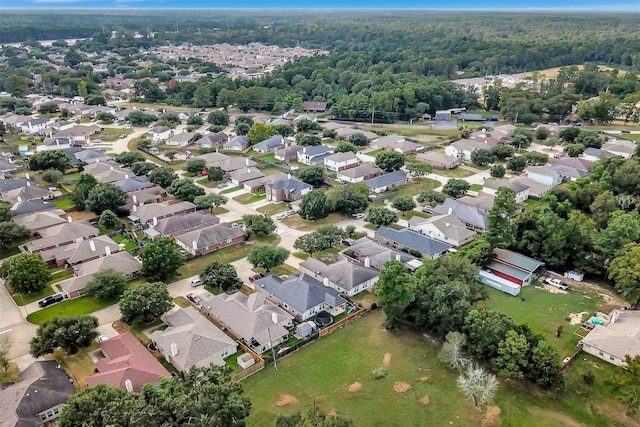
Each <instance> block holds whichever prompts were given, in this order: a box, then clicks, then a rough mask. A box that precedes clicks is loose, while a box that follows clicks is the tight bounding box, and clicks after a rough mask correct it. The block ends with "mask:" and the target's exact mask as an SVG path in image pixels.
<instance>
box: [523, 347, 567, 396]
mask: <svg viewBox="0 0 640 427" xmlns="http://www.w3.org/2000/svg"><path fill="white" fill-rule="evenodd" d="M561 367H562V365H561V364H560V357H559V356H558V352H557V351H556V349H555V347H554V346H553V345H552V344H551V343H550V342H549V341H546V340H540V342H539V343H538V345H537V346H536V347H535V348H534V349H533V352H532V355H531V363H530V366H529V379H531V380H532V381H534V382H535V383H536V384H538V385H539V386H540V387H542V388H543V389H552V388H557V387H560V386H562V385H563V384H564V377H563V376H562V371H561Z"/></svg>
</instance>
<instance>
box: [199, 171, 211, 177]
mask: <svg viewBox="0 0 640 427" xmlns="http://www.w3.org/2000/svg"><path fill="white" fill-rule="evenodd" d="M207 175H209V172H208V171H202V172H200V173H199V174H198V176H207Z"/></svg>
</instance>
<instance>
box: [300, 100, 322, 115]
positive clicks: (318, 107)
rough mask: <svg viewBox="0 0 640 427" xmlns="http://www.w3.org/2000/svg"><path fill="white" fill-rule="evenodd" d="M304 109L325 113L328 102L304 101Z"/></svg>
mask: <svg viewBox="0 0 640 427" xmlns="http://www.w3.org/2000/svg"><path fill="white" fill-rule="evenodd" d="M302 109H303V110H305V111H313V112H316V113H323V112H325V111H327V103H326V102H320V101H304V102H303V103H302Z"/></svg>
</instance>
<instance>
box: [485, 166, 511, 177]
mask: <svg viewBox="0 0 640 427" xmlns="http://www.w3.org/2000/svg"><path fill="white" fill-rule="evenodd" d="M506 173H507V170H506V169H505V168H504V166H502V165H493V166H491V169H489V175H491V176H492V177H494V178H502V177H503V176H504V174H506Z"/></svg>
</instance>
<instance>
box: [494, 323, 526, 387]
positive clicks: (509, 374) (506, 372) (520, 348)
mask: <svg viewBox="0 0 640 427" xmlns="http://www.w3.org/2000/svg"><path fill="white" fill-rule="evenodd" d="M528 362H529V342H528V341H527V337H525V336H524V335H522V334H519V333H518V332H516V331H514V330H510V331H508V332H507V335H506V336H505V338H504V340H503V341H501V342H500V344H498V357H496V358H495V359H493V360H492V361H491V363H492V365H493V367H494V368H495V369H497V370H498V372H500V376H501V377H504V378H514V379H522V378H524V373H525V371H526V369H527V367H528V364H529V363H528Z"/></svg>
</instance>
